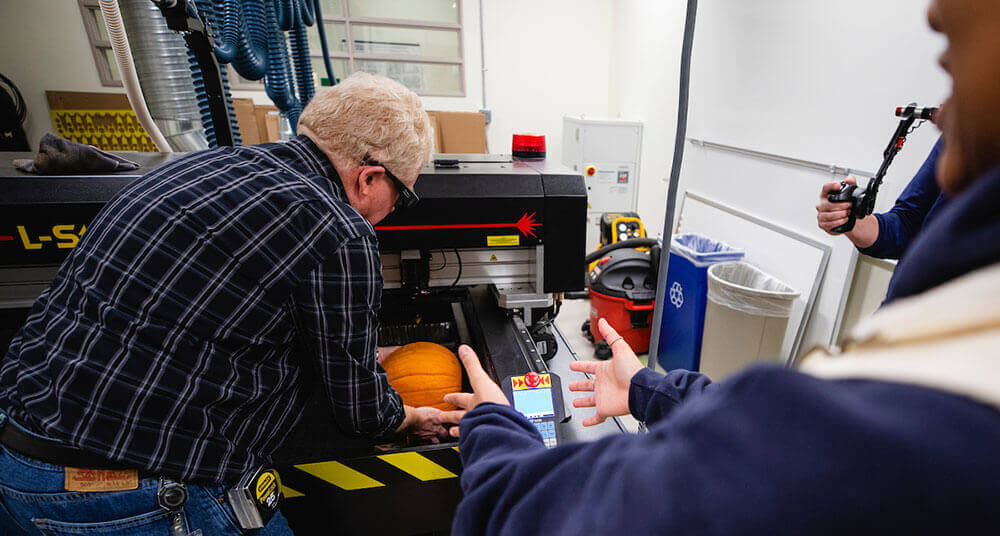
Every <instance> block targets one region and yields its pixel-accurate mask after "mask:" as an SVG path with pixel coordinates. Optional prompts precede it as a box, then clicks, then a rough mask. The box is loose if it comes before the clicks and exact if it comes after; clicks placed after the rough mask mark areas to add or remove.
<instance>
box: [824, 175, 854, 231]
mask: <svg viewBox="0 0 1000 536" xmlns="http://www.w3.org/2000/svg"><path fill="white" fill-rule="evenodd" d="M857 188H858V186H857V185H856V184H850V183H848V182H846V181H844V182H841V183H840V189H839V190H835V191H832V192H830V193H828V194H826V200H827V201H829V202H831V203H850V204H851V208H850V209H848V211H847V223H844V224H842V225H839V226H837V227H834V228H833V229H830V232H831V233H837V234H842V233H847V232H850V231H851V230H852V229H854V223H855V221H857V218H855V216H854V202H855V199H854V190H857Z"/></svg>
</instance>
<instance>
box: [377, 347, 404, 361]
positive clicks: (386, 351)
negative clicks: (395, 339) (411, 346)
mask: <svg viewBox="0 0 1000 536" xmlns="http://www.w3.org/2000/svg"><path fill="white" fill-rule="evenodd" d="M400 348H402V346H379V347H378V354H376V356H375V361H376V362H378V364H379V365H381V364H382V362H383V361H385V358H387V357H389V355H391V354H392V353H393V352H395V351H396V350H399V349H400Z"/></svg>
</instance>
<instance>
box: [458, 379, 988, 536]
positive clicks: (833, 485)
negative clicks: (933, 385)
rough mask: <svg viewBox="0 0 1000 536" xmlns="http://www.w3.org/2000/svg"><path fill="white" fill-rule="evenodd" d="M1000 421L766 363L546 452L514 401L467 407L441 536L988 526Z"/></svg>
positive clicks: (896, 390) (965, 405)
mask: <svg viewBox="0 0 1000 536" xmlns="http://www.w3.org/2000/svg"><path fill="white" fill-rule="evenodd" d="M998 424H1000V417H998V415H997V412H996V410H995V409H994V408H992V407H988V406H983V405H980V404H977V403H974V402H972V401H967V400H964V399H961V398H958V397H954V396H951V395H948V394H946V393H941V392H937V391H933V390H929V389H923V388H914V387H912V386H907V385H903V384H891V383H879V382H838V383H835V382H830V381H825V380H819V379H816V378H810V377H808V376H805V375H802V374H799V373H796V372H794V371H790V370H784V369H779V368H777V367H772V368H769V369H758V370H755V371H749V372H747V373H744V374H742V375H739V376H738V377H735V378H730V379H727V380H726V381H725V382H722V383H720V384H718V387H717V388H716V389H713V390H712V392H710V393H705V394H703V395H700V396H697V397H694V398H689V399H688V400H687V401H686V402H685V403H684V404H683V406H682V407H680V408H678V409H677V410H676V411H675V412H673V414H672V415H671V416H670V418H668V419H663V420H662V421H661V422H659V423H657V424H656V425H653V426H651V427H650V428H649V433H647V434H641V435H632V434H616V435H612V436H608V437H605V438H602V439H600V440H598V441H594V442H581V443H566V444H562V445H560V446H558V447H556V448H553V449H546V448H545V447H543V446H542V439H541V437H540V436H539V435H538V433H537V432H536V431H535V429H534V427H533V426H532V425H531V423H530V422H528V420H527V419H525V418H524V417H523V416H522V415H521V414H519V413H518V412H517V411H515V410H514V409H512V408H510V407H508V406H500V405H496V404H481V405H479V406H477V407H476V408H475V409H473V410H472V411H470V412H469V413H468V414H466V416H465V418H464V419H463V420H462V422H461V433H462V435H461V441H460V444H459V450H460V456H461V458H462V464H463V470H462V476H461V486H462V492H463V493H464V497H463V499H462V502H461V503H460V504H459V506H458V509H457V511H456V513H455V518H454V522H453V524H452V532H451V533H452V534H453V535H455V536H461V535H466V534H469V535H473V534H474V535H496V534H511V535H518V536H531V535H536V534H537V535H556V534H558V535H562V534H583V535H591V534H843V533H851V532H852V531H853V532H857V527H858V526H859V524H861V525H863V526H865V527H866V530H865V531H862V532H864V533H865V534H897V533H898V534H911V533H913V534H916V533H919V534H950V533H963V530H961V529H959V530H954V529H955V528H956V527H955V525H963V520H965V519H970V521H969V522H968V524H969V525H972V524H974V523H977V522H978V523H979V526H980V527H981V526H982V519H983V517H982V516H983V515H984V514H983V512H988V513H990V515H991V516H993V517H995V518H997V520H998V522H1000V513H997V514H994V513H995V512H997V509H996V508H995V504H996V500H995V498H996V493H994V492H993V490H994V489H995V483H996V481H997V479H1000V465H998V464H996V457H995V456H994V455H993V453H994V452H996V450H997V449H998V448H1000V446H998V445H1000V425H998ZM969 490H977V491H975V492H970V491H969ZM978 490H983V491H981V492H980V491H978ZM974 493H978V495H971V494H974ZM970 497H976V499H974V500H973V499H970ZM927 505H936V508H928V507H927ZM970 511H974V512H977V513H978V515H975V516H972V517H971V518H970V517H967V516H968V515H972V514H968V512H970ZM949 529H950V530H949ZM965 532H968V531H965ZM973 532H975V531H973Z"/></svg>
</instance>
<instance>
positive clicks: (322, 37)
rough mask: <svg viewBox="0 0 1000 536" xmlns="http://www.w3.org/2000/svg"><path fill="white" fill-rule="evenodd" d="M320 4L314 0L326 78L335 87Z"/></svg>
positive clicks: (335, 80)
mask: <svg viewBox="0 0 1000 536" xmlns="http://www.w3.org/2000/svg"><path fill="white" fill-rule="evenodd" d="M319 3H320V0H313V9H314V10H315V12H316V31H317V32H319V46H320V48H322V49H323V65H324V66H325V67H326V76H327V78H328V79H329V80H330V85H331V86H333V85H336V84H337V79H336V78H334V76H333V65H332V64H331V63H330V49H329V47H328V46H327V44H326V27H325V26H324V25H323V9H322V8H321V7H320V5H319Z"/></svg>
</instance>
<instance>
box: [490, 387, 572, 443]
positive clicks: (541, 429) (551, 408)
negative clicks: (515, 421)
mask: <svg viewBox="0 0 1000 536" xmlns="http://www.w3.org/2000/svg"><path fill="white" fill-rule="evenodd" d="M501 387H502V389H503V392H504V394H505V395H507V399H508V400H510V401H511V404H513V406H514V409H516V410H517V411H519V412H521V414H522V415H524V416H525V417H527V418H528V420H529V421H531V424H534V425H535V428H537V429H538V433H539V434H541V435H542V440H543V441H544V442H545V447H546V448H553V447H555V446H557V445H558V444H559V440H560V434H559V426H558V424H559V423H561V422H563V421H564V420H566V418H565V417H566V410H565V408H564V407H563V397H562V383H561V381H560V380H559V376H556V375H555V374H552V373H544V374H538V373H537V372H529V373H527V374H525V375H524V376H508V377H507V378H506V379H505V380H504V381H503V384H502V385H501Z"/></svg>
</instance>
